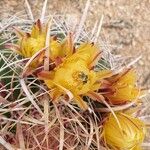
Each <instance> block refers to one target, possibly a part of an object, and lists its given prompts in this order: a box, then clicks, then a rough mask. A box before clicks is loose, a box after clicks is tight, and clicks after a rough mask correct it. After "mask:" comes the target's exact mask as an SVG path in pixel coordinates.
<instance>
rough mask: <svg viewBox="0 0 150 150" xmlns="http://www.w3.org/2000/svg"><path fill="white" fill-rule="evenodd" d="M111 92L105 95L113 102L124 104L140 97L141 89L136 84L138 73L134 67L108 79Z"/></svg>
mask: <svg viewBox="0 0 150 150" xmlns="http://www.w3.org/2000/svg"><path fill="white" fill-rule="evenodd" d="M108 80H109V81H110V86H109V88H110V89H111V92H110V93H107V94H106V95H105V96H106V97H107V99H108V101H109V102H110V103H111V104H122V103H125V102H130V101H133V100H135V99H137V98H138V96H139V95H140V89H139V88H137V86H136V73H135V71H134V70H133V69H130V70H127V71H125V72H123V73H120V74H118V75H117V76H114V77H112V78H111V79H108Z"/></svg>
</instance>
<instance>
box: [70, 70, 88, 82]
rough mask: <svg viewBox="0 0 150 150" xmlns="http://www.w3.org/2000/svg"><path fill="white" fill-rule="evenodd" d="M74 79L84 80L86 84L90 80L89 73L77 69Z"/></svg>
mask: <svg viewBox="0 0 150 150" xmlns="http://www.w3.org/2000/svg"><path fill="white" fill-rule="evenodd" d="M72 77H73V79H74V80H75V81H77V82H80V83H81V82H82V84H86V83H87V81H88V75H86V74H85V73H84V72H82V71H76V72H74V73H73V75H72Z"/></svg>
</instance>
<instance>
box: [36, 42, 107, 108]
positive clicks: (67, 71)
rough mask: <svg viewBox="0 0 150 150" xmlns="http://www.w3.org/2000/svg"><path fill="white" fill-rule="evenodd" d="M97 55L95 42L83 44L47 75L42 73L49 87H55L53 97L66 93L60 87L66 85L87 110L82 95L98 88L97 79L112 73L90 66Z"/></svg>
mask: <svg viewBox="0 0 150 150" xmlns="http://www.w3.org/2000/svg"><path fill="white" fill-rule="evenodd" d="M97 56H98V50H97V48H96V47H95V46H94V45H93V44H89V43H86V44H83V45H81V46H80V47H79V48H78V49H77V50H76V52H75V53H74V54H72V55H70V56H68V57H67V58H66V59H65V61H64V62H63V63H62V64H61V65H59V66H58V67H57V68H55V69H54V70H53V71H51V72H49V73H47V75H46V76H45V74H44V73H43V74H42V73H40V74H39V77H42V76H44V78H43V79H44V81H45V84H46V85H47V87H48V88H50V89H55V90H53V92H51V93H50V95H52V97H57V96H60V95H62V94H65V93H64V90H63V89H61V88H60V87H64V88H65V89H67V90H69V91H70V92H71V93H72V94H73V96H74V100H75V101H76V103H77V104H78V105H79V107H80V108H82V109H83V110H86V109H87V108H88V106H87V104H86V103H85V102H84V101H83V100H82V96H84V95H86V94H87V93H88V92H89V91H94V90H98V89H99V87H100V83H99V82H97V81H99V80H100V79H102V78H104V77H106V76H108V75H110V71H109V70H104V71H100V72H95V71H93V70H91V69H90V68H89V66H90V64H91V63H92V61H94V60H95V59H96V57H97ZM58 85H60V86H58ZM54 95H55V96H54ZM56 95H57V96H56ZM53 99H54V98H53Z"/></svg>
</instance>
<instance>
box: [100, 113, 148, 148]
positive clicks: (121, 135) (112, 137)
mask: <svg viewBox="0 0 150 150" xmlns="http://www.w3.org/2000/svg"><path fill="white" fill-rule="evenodd" d="M116 116H117V118H118V121H119V123H120V126H119V125H118V122H117V121H116V119H115V117H114V116H113V115H112V114H110V115H109V117H108V118H107V120H106V121H105V122H104V124H103V138H104V143H105V144H106V145H107V146H108V147H110V148H111V149H112V150H140V145H141V143H142V142H143V140H144V136H145V126H144V123H143V122H142V121H141V120H139V119H137V118H134V117H132V116H129V115H126V114H123V113H116Z"/></svg>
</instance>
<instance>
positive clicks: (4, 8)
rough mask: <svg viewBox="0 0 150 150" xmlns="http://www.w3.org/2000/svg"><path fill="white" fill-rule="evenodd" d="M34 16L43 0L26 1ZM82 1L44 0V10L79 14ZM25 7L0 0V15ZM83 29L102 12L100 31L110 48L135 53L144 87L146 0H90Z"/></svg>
mask: <svg viewBox="0 0 150 150" xmlns="http://www.w3.org/2000/svg"><path fill="white" fill-rule="evenodd" d="M29 3H30V4H31V6H32V9H33V12H34V15H35V17H38V16H39V14H40V12H41V7H42V4H43V0H29ZM85 3H86V0H48V11H47V13H51V14H54V13H64V14H65V13H67V12H68V13H72V14H76V15H77V16H78V17H80V16H81V14H82V11H83V8H84V7H85ZM23 9H25V7H24V1H23V0H0V18H2V17H4V16H7V15H8V14H14V13H15V12H18V11H21V10H23ZM88 14H89V15H88V18H87V19H88V21H87V22H86V25H87V28H88V29H90V28H92V27H93V25H94V22H95V21H96V20H97V19H99V18H100V17H101V15H102V14H104V22H103V28H102V32H103V33H105V36H106V39H107V40H108V42H109V43H111V45H115V46H113V47H112V49H114V51H116V52H119V53H121V54H122V55H126V56H135V57H136V56H137V57H138V56H139V55H142V59H141V60H140V61H139V62H138V63H137V70H138V72H139V74H140V80H141V83H142V85H143V86H144V87H148V86H149V83H150V70H149V68H150V0H91V7H90V10H89V13H88Z"/></svg>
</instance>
